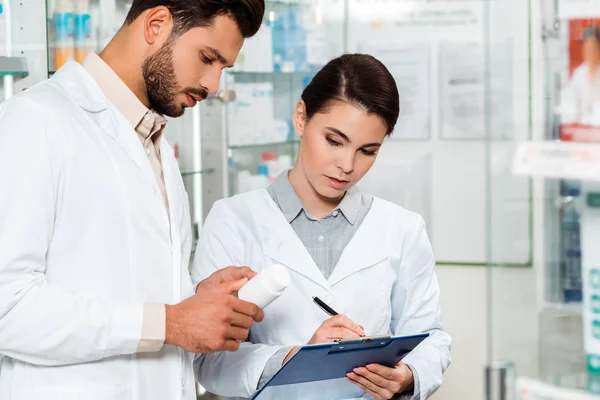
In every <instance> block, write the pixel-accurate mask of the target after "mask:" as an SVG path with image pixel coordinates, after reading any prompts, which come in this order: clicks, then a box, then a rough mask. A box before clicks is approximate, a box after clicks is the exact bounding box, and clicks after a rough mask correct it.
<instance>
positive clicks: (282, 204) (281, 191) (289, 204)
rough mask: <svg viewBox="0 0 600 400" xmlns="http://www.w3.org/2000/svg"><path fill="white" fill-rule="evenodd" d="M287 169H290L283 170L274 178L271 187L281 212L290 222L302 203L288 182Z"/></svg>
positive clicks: (298, 212) (300, 208)
mask: <svg viewBox="0 0 600 400" xmlns="http://www.w3.org/2000/svg"><path fill="white" fill-rule="evenodd" d="M289 171H290V170H287V171H284V172H283V173H282V174H281V175H279V176H278V177H277V178H276V179H275V181H274V182H273V183H272V189H273V191H274V193H275V198H276V200H277V204H278V205H279V208H280V209H281V212H282V213H283V215H284V217H285V219H286V220H287V222H288V223H291V222H292V221H293V220H295V219H296V217H297V216H298V215H299V214H300V212H301V211H302V210H303V209H304V205H303V204H302V200H300V197H298V195H297V194H296V191H295V190H294V188H293V187H292V184H291V183H290V179H289V177H288V173H289Z"/></svg>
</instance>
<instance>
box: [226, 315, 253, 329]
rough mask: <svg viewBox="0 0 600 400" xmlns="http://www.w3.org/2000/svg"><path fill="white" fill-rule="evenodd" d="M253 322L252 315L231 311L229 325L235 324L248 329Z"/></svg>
mask: <svg viewBox="0 0 600 400" xmlns="http://www.w3.org/2000/svg"><path fill="white" fill-rule="evenodd" d="M253 323H254V320H253V319H252V317H250V316H248V315H246V314H242V313H239V312H234V313H233V318H232V320H231V325H233V326H237V327H238V328H244V329H250V327H251V326H252V324H253Z"/></svg>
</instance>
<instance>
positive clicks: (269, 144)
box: [228, 140, 300, 150]
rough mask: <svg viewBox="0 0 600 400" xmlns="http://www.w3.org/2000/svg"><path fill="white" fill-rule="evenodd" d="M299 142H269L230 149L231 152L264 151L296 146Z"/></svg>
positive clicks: (233, 146)
mask: <svg viewBox="0 0 600 400" xmlns="http://www.w3.org/2000/svg"><path fill="white" fill-rule="evenodd" d="M299 143H300V141H299V140H288V141H284V142H269V143H253V144H245V145H232V146H229V147H228V148H229V149H230V150H248V149H262V148H265V147H280V146H294V145H297V144H299Z"/></svg>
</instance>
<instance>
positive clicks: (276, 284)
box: [238, 264, 292, 309]
mask: <svg viewBox="0 0 600 400" xmlns="http://www.w3.org/2000/svg"><path fill="white" fill-rule="evenodd" d="M291 281H292V278H291V277H290V274H289V272H288V271H287V269H286V268H285V267H284V266H283V265H279V264H275V265H272V266H270V267H269V268H267V269H265V270H263V271H262V272H261V273H259V274H258V275H256V276H255V277H254V278H252V279H250V281H248V283H246V284H245V285H244V286H242V288H241V289H240V290H239V292H238V297H239V299H240V300H244V301H248V302H250V303H254V304H256V305H257V306H259V307H260V308H263V309H264V308H265V307H266V306H268V305H269V304H271V303H272V302H273V301H274V300H275V299H277V298H278V297H279V296H281V295H282V294H283V292H284V291H285V289H286V288H287V287H288V286H289V285H290V283H291Z"/></svg>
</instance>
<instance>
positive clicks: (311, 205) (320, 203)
mask: <svg viewBox="0 0 600 400" xmlns="http://www.w3.org/2000/svg"><path fill="white" fill-rule="evenodd" d="M288 178H289V180H290V183H291V185H292V188H293V189H294V192H296V195H297V196H298V197H299V198H300V200H301V201H302V204H303V205H304V208H306V209H307V210H308V212H309V213H310V214H311V215H312V216H313V217H315V218H317V219H321V218H323V217H324V216H326V215H327V214H329V213H330V212H331V211H332V210H333V209H335V208H336V207H337V206H338V205H339V204H340V202H341V201H342V198H343V197H344V196H341V197H340V198H339V199H329V198H326V197H323V196H321V195H320V194H319V193H317V191H316V190H315V189H314V188H313V186H312V185H311V184H310V182H309V181H308V179H307V178H306V174H305V173H304V171H303V170H302V167H301V166H300V165H299V163H296V165H295V166H294V168H292V170H291V171H290V173H289V175H288Z"/></svg>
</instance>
